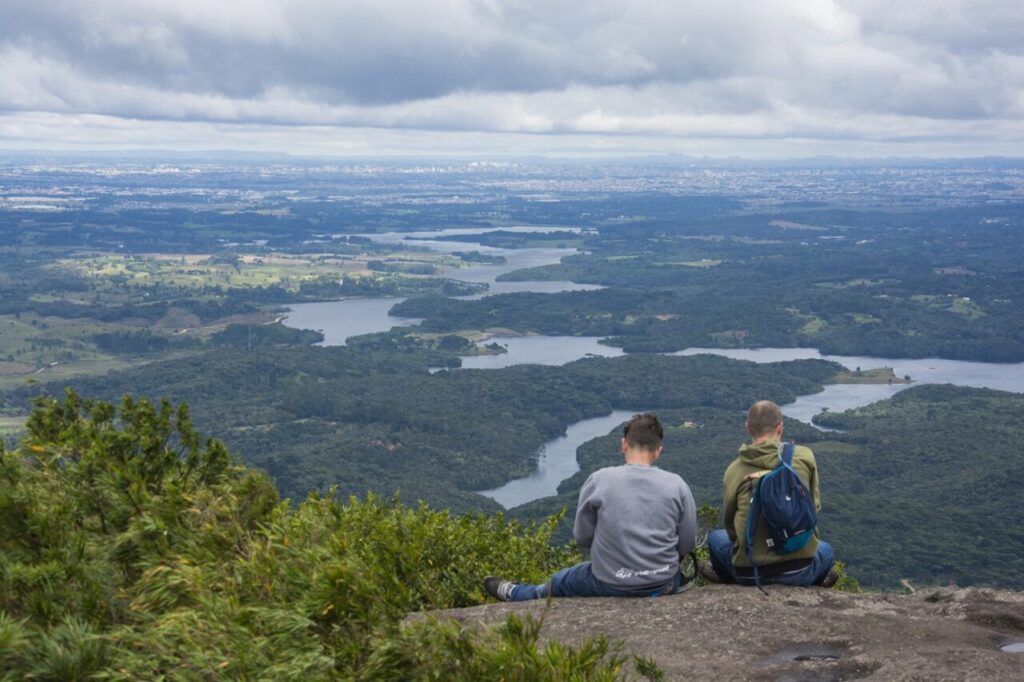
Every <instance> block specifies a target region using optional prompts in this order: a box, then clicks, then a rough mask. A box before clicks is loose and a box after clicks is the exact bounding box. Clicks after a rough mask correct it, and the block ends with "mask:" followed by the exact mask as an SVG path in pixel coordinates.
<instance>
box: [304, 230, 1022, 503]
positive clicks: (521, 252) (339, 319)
mask: <svg viewBox="0 0 1024 682" xmlns="http://www.w3.org/2000/svg"><path fill="white" fill-rule="evenodd" d="M496 229H498V228H495V229H494V230H488V229H473V228H466V229H447V230H437V231H433V232H415V233H409V232H390V233H383V234H374V235H364V236H367V237H369V238H371V239H373V240H374V241H378V242H381V243H389V244H403V245H406V246H409V247H419V248H424V249H429V250H431V251H435V252H438V253H452V252H457V251H479V252H481V253H485V254H495V255H501V256H503V257H504V258H505V259H506V262H505V263H503V264H501V265H472V266H469V267H462V268H459V267H455V268H446V269H445V270H444V275H445V276H448V277H453V278H455V279H460V280H464V281H469V282H484V283H487V284H488V285H489V287H490V288H489V290H488V292H487V293H485V294H479V295H476V296H471V297H466V298H480V297H482V296H488V295H492V294H499V293H514V292H540V293H553V292H559V291H570V290H585V289H599V288H601V287H598V286H594V285H586V284H578V283H575V282H497V281H496V280H495V278H496V277H498V276H499V275H500V274H503V273H506V272H511V271H513V270H518V269H521V268H527V267H534V266H539V265H547V264H552V263H557V262H559V260H560V259H561V258H562V257H563V256H566V255H569V254H572V253H575V249H560V248H549V247H545V248H529V249H500V248H495V247H487V246H483V245H481V244H479V243H476V242H472V241H465V242H455V241H432V240H430V239H429V237H437V236H458V235H468V234H476V233H481V232H488V231H495V230H496ZM500 229H502V230H505V231H513V232H520V233H528V232H547V231H552V230H556V229H565V228H533V227H517V228H500ZM403 300H405V299H403V298H349V299H344V300H340V301H326V302H321V303H300V304H295V305H292V306H291V311H290V312H289V314H288V317H287V319H286V320H285V324H287V325H288V326H292V327H298V328H304V329H319V330H322V331H323V333H324V341H323V345H343V344H344V343H345V339H347V338H348V337H351V336H356V335H359V334H368V333H372V332H379V331H387V330H389V329H391V328H392V327H398V326H408V325H414V324H418V323H419V322H420V320H418V319H414V318H402V317H395V316H392V315H389V314H388V311H389V310H390V309H391V307H392V306H394V305H395V304H396V303H399V302H400V301H403ZM599 341H600V339H599V337H578V336H498V337H493V338H491V339H489V340H488V341H487V343H491V342H495V343H499V344H501V345H503V346H505V347H506V349H507V350H508V352H507V353H502V354H499V355H481V356H471V357H465V358H463V363H462V366H463V367H464V368H468V369H499V368H502V367H509V366H511V365H517V364H527V363H531V364H542V365H562V364H566V363H568V362H572V361H573V360H578V359H580V358H583V357H587V356H588V355H593V356H601V357H615V356H618V355H622V350H621V349H619V348H616V347H613V346H605V345H602V344H600V343H599ZM701 353H710V354H714V355H722V356H725V357H729V358H733V359H737V360H749V361H752V362H758V363H766V362H782V361H787V360H802V359H824V360H832V361H835V362H838V363H840V364H842V365H843V366H845V367H847V368H848V369H856V368H857V367H860V368H862V369H873V368H878V367H891V368H892V369H893V371H894V372H895V374H896V375H897V376H899V377H903V376H905V375H909V376H910V377H911V379H913V381H914V382H915V384H921V383H950V384H955V385H958V386H973V387H979V388H994V389H999V390H1004V391H1013V392H1017V393H1024V363H1013V364H996V363H983V362H966V361H959V360H942V359H938V358H926V359H917V360H906V359H897V358H875V357H867V356H843V355H822V354H821V353H819V352H818V351H817V350H816V349H813V348H758V349H729V348H688V349H686V350H683V351H680V352H678V353H673V355H697V354H701ZM911 385H914V384H892V385H888V384H832V385H828V386H826V387H825V390H824V391H821V392H820V393H815V394H811V395H805V396H800V397H798V398H797V400H796V401H795V402H792V403H789V404H787V405H783V406H782V407H783V409H784V411H785V413H786V416H787V417H788V418H792V419H799V420H800V421H803V422H807V423H811V419H812V418H813V417H814V415H816V414H818V413H820V412H821V411H822V410H823V409H828V410H831V411H833V412H838V411H842V410H846V409H852V408H856V407H862V406H864V405H868V404H870V403H873V402H877V401H879V400H884V399H886V398H890V397H892V396H893V395H895V394H896V393H898V392H899V391H902V390H904V389H906V388H908V387H909V386H911ZM632 414H634V411H631V410H616V411H614V412H613V413H612V414H610V415H606V416H604V417H598V418H595V419H585V420H583V421H580V422H577V423H576V424H572V425H570V426H569V427H568V428H567V429H566V433H565V435H563V436H560V437H558V438H556V439H554V440H552V441H549V442H548V443H546V444H545V445H544V446H542V447H541V448H540V450H539V451H538V457H537V460H538V466H537V470H536V471H535V472H534V473H532V474H531V475H530V476H527V477H525V478H521V479H516V480H514V481H510V482H509V483H507V484H505V485H503V486H501V487H500V488H495V489H494V490H487V491H482V492H481V494H482V495H486V496H487V497H490V498H491V499H494V500H495V501H497V502H498V503H499V504H502V505H503V506H505V507H506V508H511V507H515V506H518V505H521V504H525V503H526V502H530V501H532V500H535V499H539V498H541V497H546V496H549V495H554V494H555V493H556V492H557V488H558V484H559V483H560V482H561V481H563V480H564V479H566V478H568V477H569V476H572V475H573V474H574V473H576V472H577V471H578V470H579V465H578V463H577V461H576V449H577V448H578V447H579V446H580V445H582V444H583V443H585V442H587V441H588V440H591V439H593V438H596V437H598V436H603V435H605V434H607V433H608V432H609V431H610V430H611V429H613V428H615V427H616V426H618V425H619V424H620V423H622V422H623V421H625V420H626V419H628V418H629V417H630V416H631V415H632Z"/></svg>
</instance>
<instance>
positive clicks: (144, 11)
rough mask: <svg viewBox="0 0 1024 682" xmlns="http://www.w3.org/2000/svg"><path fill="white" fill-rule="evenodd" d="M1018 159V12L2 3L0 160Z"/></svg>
mask: <svg viewBox="0 0 1024 682" xmlns="http://www.w3.org/2000/svg"><path fill="white" fill-rule="evenodd" d="M31 148H34V149H66V150H79V149H125V148H154V149H180V150H211V149H218V150H219V149H236V150H265V151H289V152H293V153H300V154H325V155H359V156H366V155H377V154H381V155H396V154H403V155H405V154H410V155H413V154H416V155H456V154H458V155H461V154H498V155H507V154H550V155H621V154H636V153H642V154H648V153H681V154H695V155H705V154H707V155H712V156H745V157H800V156H812V155H817V154H838V155H844V156H911V155H923V156H979V155H990V154H997V155H1006V156H1024V1H1022V0H717V1H714V2H711V1H705V0H664V1H661V0H586V1H581V0H571V1H570V0H88V1H84V0H81V1H80V0H0V149H31Z"/></svg>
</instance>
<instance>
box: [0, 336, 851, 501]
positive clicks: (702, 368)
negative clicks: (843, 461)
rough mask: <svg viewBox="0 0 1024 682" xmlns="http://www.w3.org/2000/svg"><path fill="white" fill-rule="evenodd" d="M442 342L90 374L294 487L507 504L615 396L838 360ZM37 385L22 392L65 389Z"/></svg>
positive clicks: (635, 403)
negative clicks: (496, 494)
mask: <svg viewBox="0 0 1024 682" xmlns="http://www.w3.org/2000/svg"><path fill="white" fill-rule="evenodd" d="M441 357H444V356H443V355H441V354H438V353H423V352H420V351H417V352H415V353H410V354H402V353H393V352H392V353H382V352H376V353H373V352H366V351H365V350H362V349H358V348H350V347H342V348H306V349H288V350H285V349H278V350H276V351H273V352H265V351H261V350H255V351H253V352H251V353H250V352H244V351H236V350H231V349H223V350H218V351H211V352H208V353H205V354H203V355H201V356H198V357H196V358H190V359H187V360H175V361H168V362H162V363H153V364H151V365H148V366H146V367H142V368H139V369H136V370H131V371H128V372H122V373H118V374H112V375H109V376H108V377H105V378H100V379H92V380H88V381H86V380H83V381H80V382H77V387H78V389H79V390H80V391H82V392H83V393H86V394H89V395H95V396H100V397H104V398H107V399H117V398H118V396H120V395H123V394H126V393H128V394H135V395H139V394H145V395H148V396H151V397H153V398H159V397H161V396H169V397H172V398H173V399H174V400H185V401H188V403H189V404H190V405H191V406H192V407H193V408H194V410H195V413H196V415H197V417H196V419H197V422H198V424H199V426H200V427H201V428H203V429H204V430H206V431H208V432H210V433H213V434H215V435H216V436H217V437H219V438H223V439H224V440H225V442H227V443H228V444H229V445H230V446H231V448H232V449H233V450H235V451H237V452H239V453H240V454H241V456H242V457H244V458H245V460H246V461H247V462H249V463H251V464H253V465H256V466H259V467H261V468H264V469H266V470H267V471H268V472H269V473H270V474H271V475H272V476H273V477H274V480H275V481H276V483H277V485H278V486H279V488H280V489H281V491H282V494H283V495H285V496H286V497H290V498H292V499H295V500H299V499H302V498H304V497H305V495H306V494H307V493H308V492H309V491H311V490H317V491H320V492H324V491H326V490H327V489H328V488H329V487H330V486H338V487H339V489H340V491H341V492H342V494H344V495H347V494H357V495H362V494H364V493H365V492H367V491H375V492H377V493H379V494H381V495H385V496H390V495H391V494H393V493H394V492H395V491H400V492H401V495H402V498H403V499H404V500H406V501H408V502H410V503H414V502H415V501H416V500H419V499H422V500H426V501H427V502H429V503H430V504H431V505H432V506H435V507H437V508H450V509H452V510H453V511H467V510H473V509H497V508H498V507H497V506H496V505H495V504H494V503H493V502H491V501H490V500H488V499H486V498H484V497H481V496H479V495H477V494H475V493H473V492H472V491H475V490H483V489H487V488H491V487H495V486H498V485H500V484H502V483H504V482H505V481H507V480H508V479H510V478H514V477H516V476H522V475H525V474H526V473H528V472H529V471H530V470H532V468H533V467H534V464H535V454H536V451H537V448H538V447H540V445H542V444H543V443H544V442H545V441H547V440H550V439H551V438H554V437H555V436H557V435H559V434H560V433H561V432H562V431H563V430H564V429H565V427H566V426H568V425H569V424H571V423H573V422H576V421H578V420H580V419H584V418H587V417H596V416H600V415H604V414H607V413H608V412H610V411H611V410H612V409H613V408H625V409H661V408H669V407H678V406H685V405H692V406H695V407H696V406H712V407H717V408H720V409H724V410H731V411H733V412H734V413H735V414H739V413H740V412H742V411H743V410H744V409H745V408H746V407H747V406H748V405H749V404H750V403H751V402H752V401H753V400H756V399H759V398H765V397H767V398H770V399H775V400H778V401H779V402H789V401H791V400H793V399H794V398H795V397H796V396H797V395H799V394H806V393H814V392H816V391H818V390H820V389H821V385H822V383H824V382H825V381H827V380H828V379H829V378H830V377H831V376H832V375H834V374H835V372H836V371H837V369H838V368H839V366H838V365H836V364H835V363H829V362H824V361H818V360H804V361H797V362H790V363H776V364H771V365H756V364H754V363H750V362H737V361H733V360H728V359H726V358H721V357H714V356H700V357H665V356H657V355H637V356H624V357H620V358H614V359H605V358H587V359H584V360H580V361H577V362H574V363H570V364H569V365H566V366H564V367H540V366H535V365H527V366H514V367H508V368H505V369H501V370H458V371H452V372H439V373H435V374H430V373H428V371H427V367H428V366H431V365H436V364H441V363H440V362H439V358H441ZM62 390H63V388H62V385H61V384H55V385H50V386H43V387H39V386H33V387H29V388H26V389H23V390H22V391H20V392H19V393H18V394H16V396H15V397H14V398H13V399H12V401H22V402H24V401H27V400H28V398H29V396H31V395H34V394H38V393H40V392H41V393H43V394H58V395H59V394H60V392H61V391H62Z"/></svg>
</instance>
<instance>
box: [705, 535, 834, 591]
mask: <svg viewBox="0 0 1024 682" xmlns="http://www.w3.org/2000/svg"><path fill="white" fill-rule="evenodd" d="M733 549H734V548H733V546H732V540H730V539H729V534H728V533H727V532H726V531H725V529H724V528H719V529H718V530H713V531H711V532H710V533H709V534H708V551H709V553H710V554H711V565H712V566H714V567H715V573H717V574H718V577H719V578H721V579H722V582H723V583H736V584H738V585H755V584H756V581H755V580H754V578H753V577H752V576H745V575H738V574H737V573H736V567H735V566H733V565H732V555H733ZM832 562H833V557H832V545H830V544H828V543H827V542H825V541H824V540H822V541H820V542H819V543H818V551H817V552H816V553H815V555H814V557H813V558H812V559H811V561H810V563H809V564H807V566H806V567H804V568H802V569H799V570H796V571H789V572H788V573H781V574H779V575H772V576H766V575H762V576H761V583H762V584H764V585H769V584H772V583H776V584H779V585H798V586H804V587H806V586H808V585H817V584H819V583H821V581H822V580H824V579H825V576H827V575H828V572H829V570H830V569H831V568H832Z"/></svg>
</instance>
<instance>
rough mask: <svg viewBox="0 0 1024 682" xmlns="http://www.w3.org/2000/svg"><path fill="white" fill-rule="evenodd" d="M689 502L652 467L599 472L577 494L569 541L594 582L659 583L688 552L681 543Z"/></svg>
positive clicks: (680, 487)
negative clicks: (588, 562) (583, 556)
mask: <svg viewBox="0 0 1024 682" xmlns="http://www.w3.org/2000/svg"><path fill="white" fill-rule="evenodd" d="M688 503H689V505H693V502H692V496H691V495H690V490H689V488H688V487H687V486H686V484H685V483H684V482H683V479H681V478H680V477H679V476H677V475H676V474H673V473H669V472H667V471H664V470H662V469H659V468H658V467H656V466H653V465H652V466H645V465H642V464H621V465H619V466H615V467H608V468H606V469H600V470H598V471H595V472H594V473H592V474H591V475H590V477H589V478H588V479H587V481H586V483H584V484H583V488H582V490H580V499H579V504H578V505H577V509H576V523H575V525H574V527H573V537H575V539H576V544H578V545H579V547H580V549H581V550H583V551H584V552H585V553H589V554H590V559H591V563H592V569H593V572H594V576H595V577H596V578H597V579H598V580H601V581H603V582H605V583H608V584H609V585H614V586H616V587H619V588H624V589H629V588H634V587H635V588H644V587H649V586H651V585H657V584H660V583H664V582H665V581H666V580H671V579H672V576H673V575H674V574H676V573H678V572H679V558H680V552H682V554H684V555H685V554H686V553H688V552H689V551H690V550H691V549H693V547H692V543H689V542H686V541H685V540H684V541H683V542H682V546H681V542H680V538H681V537H682V538H684V539H685V538H686V537H687V535H688V532H687V529H686V527H687V525H688V524H687V521H689V520H690V519H693V516H694V514H695V512H694V511H693V507H692V506H691V508H690V510H689V513H687V508H686V507H687V504H688ZM687 517H689V518H687ZM687 545H689V546H687Z"/></svg>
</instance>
